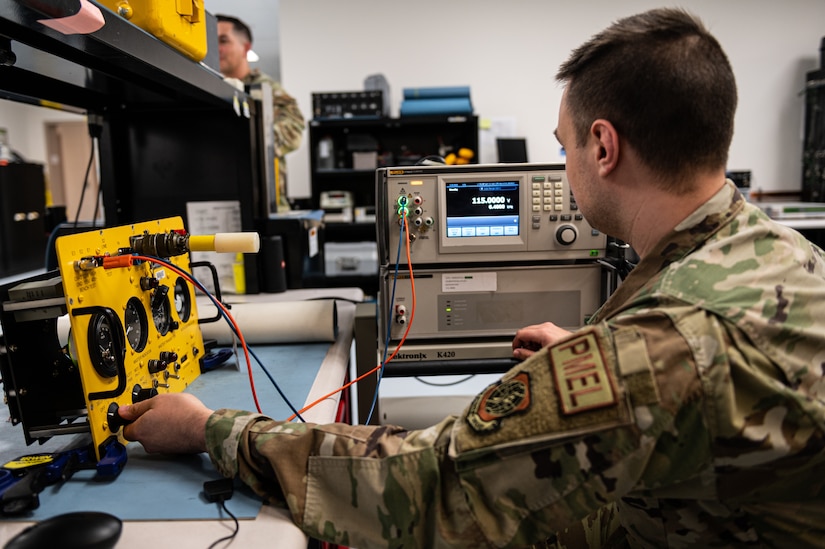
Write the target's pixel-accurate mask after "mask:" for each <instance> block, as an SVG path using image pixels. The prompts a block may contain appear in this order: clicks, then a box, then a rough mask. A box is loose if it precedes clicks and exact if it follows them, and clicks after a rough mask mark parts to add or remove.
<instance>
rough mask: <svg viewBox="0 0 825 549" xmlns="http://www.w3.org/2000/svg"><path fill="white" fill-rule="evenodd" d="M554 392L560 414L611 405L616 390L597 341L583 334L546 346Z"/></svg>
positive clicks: (613, 403) (570, 413) (595, 338)
mask: <svg viewBox="0 0 825 549" xmlns="http://www.w3.org/2000/svg"><path fill="white" fill-rule="evenodd" d="M549 353H550V358H551V359H552V368H553V375H554V377H555V380H556V392H557V393H558V396H559V404H560V405H561V411H562V413H563V414H564V415H573V414H578V413H581V412H586V411H588V410H594V409H597V408H604V407H606V406H612V405H615V404H616V402H617V400H616V390H615V388H614V386H613V380H612V379H611V377H610V372H609V370H608V368H607V365H606V364H605V361H604V355H603V354H602V350H601V348H600V347H599V340H598V338H597V337H596V336H595V335H594V334H593V333H592V332H588V333H584V334H581V335H579V336H577V337H574V338H573V339H571V340H569V341H568V342H567V343H564V344H563V345H558V346H554V347H550V349H549Z"/></svg>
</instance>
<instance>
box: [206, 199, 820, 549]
mask: <svg viewBox="0 0 825 549" xmlns="http://www.w3.org/2000/svg"><path fill="white" fill-rule="evenodd" d="M698 273H704V274H698ZM823 316H825V257H823V252H822V250H820V249H819V248H817V247H816V246H814V245H813V244H811V243H810V242H808V241H806V240H805V239H804V238H803V237H802V236H800V235H799V234H798V233H796V232H795V231H793V230H791V229H787V228H784V227H782V226H779V225H777V224H776V223H774V222H772V221H770V220H769V219H767V218H766V217H765V215H764V214H763V213H762V212H761V211H760V210H758V209H757V208H755V207H754V206H753V205H750V204H746V203H745V201H744V200H743V199H742V196H741V195H740V194H739V193H738V192H737V191H736V189H735V187H734V186H733V185H732V184H731V183H728V184H726V185H725V187H724V188H723V189H722V190H721V191H719V193H718V194H717V195H716V196H714V197H713V199H712V200H711V201H709V202H708V203H707V204H706V205H705V206H703V207H702V208H700V209H699V210H697V211H696V212H695V213H694V215H692V216H690V217H689V218H688V219H686V220H685V221H684V222H682V223H681V224H680V226H679V227H678V228H677V230H675V231H674V232H673V233H672V234H671V235H670V237H668V238H667V239H666V240H664V241H662V242H661V243H660V244H659V245H658V246H657V250H656V251H655V252H654V253H653V254H650V255H648V257H647V258H645V259H644V260H643V261H642V262H641V263H640V264H639V265H638V266H637V267H636V269H634V271H633V272H632V273H631V274H630V276H629V277H628V278H627V279H626V280H625V281H624V283H623V284H622V286H621V287H620V288H619V290H618V291H617V292H616V293H615V294H614V295H613V296H612V297H611V298H610V299H609V300H608V302H607V303H606V304H605V305H604V307H603V308H602V309H601V311H600V312H599V314H598V316H597V318H596V319H594V321H593V323H592V324H591V325H590V326H589V327H586V328H584V329H582V330H580V331H579V332H576V333H575V334H573V335H572V336H570V338H568V339H566V340H563V341H562V342H560V343H558V344H556V345H554V346H551V347H549V348H546V349H544V350H542V351H540V352H538V353H536V354H535V355H534V356H533V357H531V358H530V359H528V360H527V361H525V362H523V363H522V364H521V365H519V366H518V367H516V368H514V369H513V370H511V371H510V372H509V373H507V374H506V375H505V376H504V377H503V378H502V380H501V382H499V383H497V384H495V385H493V386H491V387H490V388H488V389H487V390H486V391H485V392H483V393H482V394H481V395H479V396H478V397H477V398H476V399H475V401H474V402H473V404H472V405H471V406H470V407H469V408H468V409H467V410H466V411H465V412H464V413H463V415H462V416H461V417H458V418H448V419H445V420H444V421H442V422H441V423H440V424H438V425H436V426H434V427H431V428H429V429H426V430H423V431H406V430H404V429H401V428H397V427H390V426H385V427H378V428H374V427H365V426H348V425H340V424H336V425H308V424H295V423H289V424H284V423H280V422H277V421H273V420H271V419H267V418H265V417H263V416H259V415H256V414H249V413H246V412H238V411H230V410H221V411H218V412H216V413H215V414H214V415H213V416H212V417H211V418H210V419H209V422H208V424H207V431H206V436H207V447H208V450H209V453H210V455H211V456H212V458H213V460H214V462H215V465H216V466H217V467H218V469H219V470H220V471H221V473H222V474H223V475H225V476H228V477H232V476H235V475H240V478H241V479H242V480H243V481H244V482H246V483H247V484H249V485H250V486H251V487H252V488H253V489H255V490H256V491H257V492H258V493H259V494H260V495H261V496H262V497H264V498H266V499H267V500H268V501H271V502H278V503H281V504H286V505H288V506H289V508H290V510H291V512H292V515H293V518H294V519H295V521H296V522H297V523H298V524H299V525H300V526H301V527H302V528H303V529H304V531H306V532H307V533H308V534H310V535H312V536H315V537H318V538H322V539H329V540H331V541H334V542H336V543H339V544H343V545H351V546H353V547H359V548H367V547H454V546H455V547H519V546H524V545H527V544H530V543H533V542H535V541H536V540H537V539H541V538H542V537H549V536H551V535H553V534H554V533H555V532H557V531H563V530H564V529H565V528H566V527H567V526H569V525H571V524H574V523H575V522H576V521H578V520H579V519H581V518H582V517H584V516H586V515H588V514H590V513H592V512H594V511H596V510H598V509H599V508H601V507H602V506H604V505H607V504H609V503H612V502H615V504H616V509H617V511H618V516H619V520H620V522H621V524H622V526H623V527H624V530H625V531H626V534H625V535H626V536H627V540H628V542H629V543H630V545H631V546H633V547H736V546H742V547H747V546H753V547H821V546H822V544H823V540H825V504H824V502H825V499H823V493H824V492H823V485H824V484H825V451H824V450H825V432H824V431H823V430H824V429H825V379H823V368H825V318H823ZM597 528H601V526H597ZM605 529H606V530H608V532H607V533H608V534H609V533H610V532H609V531H610V530H611V529H610V528H605ZM600 533H601V532H600ZM594 546H595V547H599V546H601V545H598V544H594Z"/></svg>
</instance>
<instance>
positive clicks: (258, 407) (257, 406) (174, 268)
mask: <svg viewBox="0 0 825 549" xmlns="http://www.w3.org/2000/svg"><path fill="white" fill-rule="evenodd" d="M129 257H131V258H132V260H135V259H140V260H142V261H148V262H150V263H154V264H155V265H162V266H164V267H169V268H170V269H172V271H174V272H176V273H177V274H179V275H180V276H182V277H183V278H184V279H185V280H186V281H188V282H189V283H190V284H192V285H193V286H196V287H197V286H199V284H198V283H196V282H195V281H194V280H193V279H192V277H190V276H189V274H188V273H187V272H186V271H184V270H182V269H179V268H178V267H177V266H176V265H174V264H173V263H167V262H165V261H158V260H157V259H155V258H152V257H148V256H142V255H132V256H129ZM213 303H215V305H217V306H218V308H219V309H220V310H221V311H223V313H224V314H225V315H226V318H227V319H228V320H229V322H230V324H232V326H233V327H234V328H235V333H236V334H237V335H238V339H239V340H240V342H241V347H242V348H243V352H244V358H245V359H246V367H247V372H248V373H249V388H250V389H251V391H252V400H254V401H255V409H256V410H257V411H258V413H259V414H262V413H263V412H261V405H260V404H259V403H258V393H257V391H256V390H255V378H254V377H253V375H252V361H251V360H250V358H249V348H248V347H247V345H246V340H245V339H244V337H243V333H241V329H240V327H239V326H238V323H237V322H235V318H234V317H233V316H232V314H231V313H230V312H229V310H228V309H227V308H226V307H224V306H223V303H221V302H220V301H219V300H217V299H215V300H213Z"/></svg>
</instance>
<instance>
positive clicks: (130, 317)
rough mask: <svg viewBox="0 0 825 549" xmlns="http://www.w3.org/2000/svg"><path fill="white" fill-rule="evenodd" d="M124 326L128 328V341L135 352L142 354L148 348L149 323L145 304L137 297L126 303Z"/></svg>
mask: <svg viewBox="0 0 825 549" xmlns="http://www.w3.org/2000/svg"><path fill="white" fill-rule="evenodd" d="M123 324H124V327H125V328H126V341H128V342H129V346H130V347H131V348H132V350H134V351H135V352H138V353H139V352H141V351H142V350H143V349H144V348H145V347H146V339H147V337H148V335H149V334H148V323H147V320H146V312H145V310H144V309H143V304H142V303H141V302H140V300H139V299H138V298H136V297H133V298H131V299H130V300H129V301H127V302H126V309H125V310H124V311H123Z"/></svg>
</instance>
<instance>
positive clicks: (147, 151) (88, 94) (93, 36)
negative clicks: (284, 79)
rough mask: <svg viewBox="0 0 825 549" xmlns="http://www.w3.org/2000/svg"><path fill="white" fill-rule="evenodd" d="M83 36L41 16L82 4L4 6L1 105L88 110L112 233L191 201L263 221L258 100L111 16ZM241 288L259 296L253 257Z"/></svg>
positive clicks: (65, 0) (0, 17)
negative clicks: (6, 50) (229, 205)
mask: <svg viewBox="0 0 825 549" xmlns="http://www.w3.org/2000/svg"><path fill="white" fill-rule="evenodd" d="M92 4H94V5H95V6H96V7H99V9H100V11H101V13H102V14H103V17H104V20H105V23H104V25H103V27H102V28H100V29H99V30H97V31H95V32H93V33H90V34H62V33H60V32H57V31H55V30H53V29H51V28H49V27H47V26H45V25H43V24H42V23H40V22H39V21H40V20H44V19H50V18H59V17H65V16H70V15H73V14H75V13H76V12H77V11H78V9H79V2H78V0H50V1H48V2H46V1H43V0H20V1H16V2H2V3H0V37H6V38H8V39H10V42H11V44H10V45H11V50H12V52H13V53H14V55H15V56H16V61H15V62H14V64H13V65H11V66H0V97H2V98H5V99H11V100H15V101H22V102H27V103H31V104H43V105H48V106H57V108H64V109H66V110H72V111H74V112H81V113H86V114H87V115H88V116H89V121H90V125H91V126H93V127H94V131H95V132H97V133H99V138H98V149H99V159H98V161H99V166H100V181H101V186H102V189H103V203H104V210H105V215H106V224H107V226H115V225H123V224H127V223H133V222H138V221H145V220H149V219H158V218H162V217H168V216H173V215H181V216H184V218H185V214H186V203H187V202H188V201H190V200H237V201H239V202H240V205H241V224H242V229H243V230H254V227H255V220H256V218H260V217H264V216H267V215H268V213H269V211H268V210H269V206H268V204H269V201H268V197H267V188H268V185H267V182H266V175H265V174H266V173H267V172H266V169H267V166H266V165H265V162H264V157H265V155H264V154H263V152H262V150H261V148H262V143H263V130H262V122H261V120H262V116H261V111H262V108H261V105H260V102H257V101H255V100H254V99H252V98H251V97H250V96H249V95H247V94H246V93H245V92H243V91H240V90H237V89H235V88H234V87H232V86H230V85H229V84H227V83H225V82H224V81H223V80H222V78H221V77H220V75H219V74H218V73H217V72H216V71H215V70H214V69H211V68H209V67H207V66H205V65H204V64H200V63H196V62H194V61H192V60H190V59H188V58H186V57H185V56H183V55H182V54H180V53H179V52H177V51H176V50H174V49H172V48H171V47H169V46H168V45H166V44H165V43H163V42H161V41H160V40H158V39H156V38H155V37H154V36H152V35H150V34H148V33H147V32H145V31H143V30H142V29H140V28H138V27H136V26H134V25H132V24H131V23H129V22H127V21H126V20H124V19H122V18H121V17H119V16H118V15H116V14H115V13H113V12H111V11H109V10H108V9H107V8H105V7H103V6H101V5H100V4H96V3H94V2H92ZM249 259H250V263H251V264H250V265H249V266H250V267H251V268H248V269H247V289H248V291H252V292H254V291H256V289H257V286H258V284H257V279H258V276H257V266H256V265H255V264H254V263H255V261H254V260H255V258H254V256H249Z"/></svg>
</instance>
